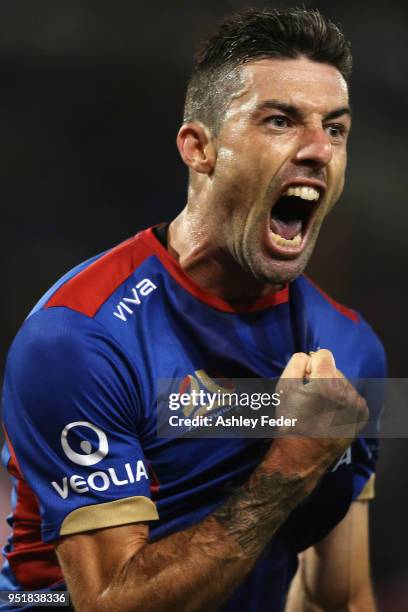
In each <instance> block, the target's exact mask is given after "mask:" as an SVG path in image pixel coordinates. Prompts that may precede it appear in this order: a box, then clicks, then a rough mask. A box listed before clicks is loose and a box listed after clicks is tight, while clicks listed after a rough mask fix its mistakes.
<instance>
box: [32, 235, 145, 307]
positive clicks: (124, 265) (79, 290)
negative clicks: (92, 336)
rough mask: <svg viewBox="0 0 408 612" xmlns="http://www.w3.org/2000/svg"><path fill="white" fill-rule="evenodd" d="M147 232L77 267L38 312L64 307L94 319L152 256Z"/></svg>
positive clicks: (48, 295)
mask: <svg viewBox="0 0 408 612" xmlns="http://www.w3.org/2000/svg"><path fill="white" fill-rule="evenodd" d="M146 236H150V234H149V233H148V231H145V232H140V233H138V234H136V236H133V237H132V238H129V239H128V240H125V241H124V242H122V243H120V244H119V245H117V246H116V247H114V248H112V249H110V250H108V251H106V252H104V253H102V254H101V255H99V256H96V257H94V258H93V259H91V260H88V261H87V262H85V263H84V264H81V265H80V266H77V267H76V268H74V269H73V270H72V271H71V272H69V273H68V274H66V275H65V276H64V277H62V279H60V281H58V282H57V283H56V284H55V285H54V286H53V287H52V288H51V289H50V291H48V292H47V294H46V295H45V296H44V298H43V299H42V300H40V302H39V304H38V305H37V307H36V308H35V309H34V311H33V312H35V311H37V310H38V309H39V308H43V309H49V308H53V307H57V306H63V307H66V308H69V309H71V310H74V311H76V312H79V313H82V314H84V315H86V316H88V317H94V316H95V314H96V313H97V312H98V310H99V309H100V308H101V306H103V304H104V303H105V302H106V301H107V300H108V299H109V297H110V296H111V295H112V294H113V293H114V292H115V291H116V290H117V289H118V288H119V287H120V286H121V285H122V284H123V283H125V282H126V280H127V279H128V278H129V277H130V276H131V275H132V274H133V273H134V272H135V270H137V269H138V267H139V266H141V265H142V264H143V262H144V261H145V260H146V259H147V258H148V257H149V256H150V255H152V254H153V250H152V248H151V246H150V243H151V239H150V241H149V240H147V239H146Z"/></svg>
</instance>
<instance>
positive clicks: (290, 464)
mask: <svg viewBox="0 0 408 612" xmlns="http://www.w3.org/2000/svg"><path fill="white" fill-rule="evenodd" d="M277 391H278V392H279V393H280V399H281V404H280V406H279V413H280V414H277V416H280V415H283V416H284V417H288V418H291V419H296V426H295V427H291V428H290V430H284V429H282V430H281V432H280V434H281V436H280V437H279V438H278V439H276V440H275V442H274V444H273V445H272V447H271V451H270V453H271V452H272V448H273V447H274V454H276V450H277V447H278V448H279V449H281V451H282V457H283V463H284V464H286V467H287V468H289V469H291V468H296V469H299V473H300V474H302V473H305V474H307V473H310V471H312V472H313V471H316V472H320V473H323V472H324V471H325V470H326V469H327V468H328V467H329V466H330V465H331V464H332V463H333V462H334V461H335V460H336V459H337V458H338V457H339V456H340V455H341V454H342V453H343V452H344V451H345V449H346V448H347V447H348V446H349V444H350V443H351V442H352V441H353V440H354V439H355V438H356V436H357V435H358V433H359V432H360V430H361V429H362V427H363V426H364V425H365V423H366V422H367V419H368V408H367V404H366V401H365V399H364V398H363V397H361V395H359V394H358V393H357V391H356V390H355V389H354V387H353V386H352V385H351V384H350V383H349V382H348V381H347V379H346V378H345V377H344V376H343V374H342V373H341V372H340V371H339V370H338V369H337V368H336V364H335V361H334V358H333V355H332V353H331V352H330V351H328V350H325V349H321V350H319V351H317V352H316V353H313V354H311V355H306V354H305V353H296V354H294V355H293V356H292V357H291V359H290V361H289V362H288V364H287V366H286V368H285V370H284V372H283V373H282V376H281V378H280V380H279V383H278V385H277ZM267 461H268V455H267V456H266V457H265V462H266V463H267Z"/></svg>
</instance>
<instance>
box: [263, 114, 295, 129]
mask: <svg viewBox="0 0 408 612" xmlns="http://www.w3.org/2000/svg"><path fill="white" fill-rule="evenodd" d="M264 123H267V124H269V125H272V126H273V127H275V128H278V129H283V128H287V127H289V126H290V125H291V121H290V119H288V117H286V116H285V115H269V116H268V117H266V118H265V119H264Z"/></svg>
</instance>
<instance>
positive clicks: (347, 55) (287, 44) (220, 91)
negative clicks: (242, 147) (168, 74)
mask: <svg viewBox="0 0 408 612" xmlns="http://www.w3.org/2000/svg"><path fill="white" fill-rule="evenodd" d="M300 55H304V56H306V57H307V58H309V59H311V60H314V61H316V62H322V63H325V64H331V65H333V66H335V67H336V68H337V69H338V70H339V72H340V73H341V74H342V75H343V77H344V79H345V80H346V82H348V79H349V76H350V74H351V67H352V55H351V45H350V43H349V41H348V40H346V38H345V36H344V34H343V32H342V31H341V30H340V28H339V27H338V26H336V25H335V24H334V23H333V22H331V21H330V20H329V19H326V18H325V17H323V15H321V13H320V12H319V11H318V10H317V9H300V8H292V9H265V10H262V11H261V10H257V9H246V10H244V11H241V12H239V13H235V14H234V15H232V16H230V17H228V18H227V19H225V20H224V21H223V22H222V23H221V24H220V25H219V27H218V29H217V30H216V31H215V32H214V33H213V34H212V35H211V36H210V37H209V38H208V39H207V40H205V41H204V42H203V43H202V44H201V46H200V47H199V48H198V51H197V53H196V55H195V58H194V60H195V61H194V66H193V71H192V74H191V78H190V81H189V84H188V87H187V95H186V102H185V107H184V121H194V120H198V121H202V122H203V123H204V124H205V125H206V126H207V127H209V128H210V129H211V130H212V131H213V132H214V133H216V132H217V131H218V129H219V127H220V125H221V121H222V118H223V115H224V113H225V111H226V109H227V106H228V102H229V99H230V95H231V94H232V93H233V92H234V91H235V90H236V89H237V87H238V85H239V84H240V83H241V81H240V78H239V71H238V70H237V68H238V67H239V66H242V65H244V64H246V63H247V62H250V61H254V60H258V59H264V58H288V59H295V58H297V57H299V56H300Z"/></svg>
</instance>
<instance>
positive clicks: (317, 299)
mask: <svg viewBox="0 0 408 612" xmlns="http://www.w3.org/2000/svg"><path fill="white" fill-rule="evenodd" d="M296 284H297V286H298V290H300V292H301V294H302V297H303V299H304V301H305V304H306V308H307V313H308V319H309V322H310V325H311V327H312V332H313V333H314V335H315V336H316V339H317V340H318V341H321V342H322V346H324V345H326V346H327V347H328V348H331V349H332V350H333V352H334V353H335V354H336V353H338V354H344V355H347V356H348V357H349V356H351V355H352V356H353V357H354V359H353V361H354V363H356V362H357V361H358V364H359V368H358V370H359V372H358V375H359V376H360V377H366V378H369V377H371V378H383V377H384V376H385V372H386V355H385V351H384V347H383V344H382V342H381V340H380V339H379V337H378V335H377V334H376V333H375V331H374V330H373V328H372V327H371V325H370V324H369V323H368V322H367V321H366V320H365V319H364V317H363V316H362V315H361V313H359V312H358V311H357V310H354V309H352V308H349V307H348V306H344V305H343V304H341V303H340V302H338V301H337V300H334V299H333V298H332V297H331V296H330V295H329V294H328V293H326V291H324V290H323V289H322V288H321V287H319V285H317V283H316V282H315V281H314V280H312V279H311V278H310V277H308V276H306V275H302V276H301V277H299V278H298V279H297V281H296ZM355 356H358V359H357V358H356V357H355Z"/></svg>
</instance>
